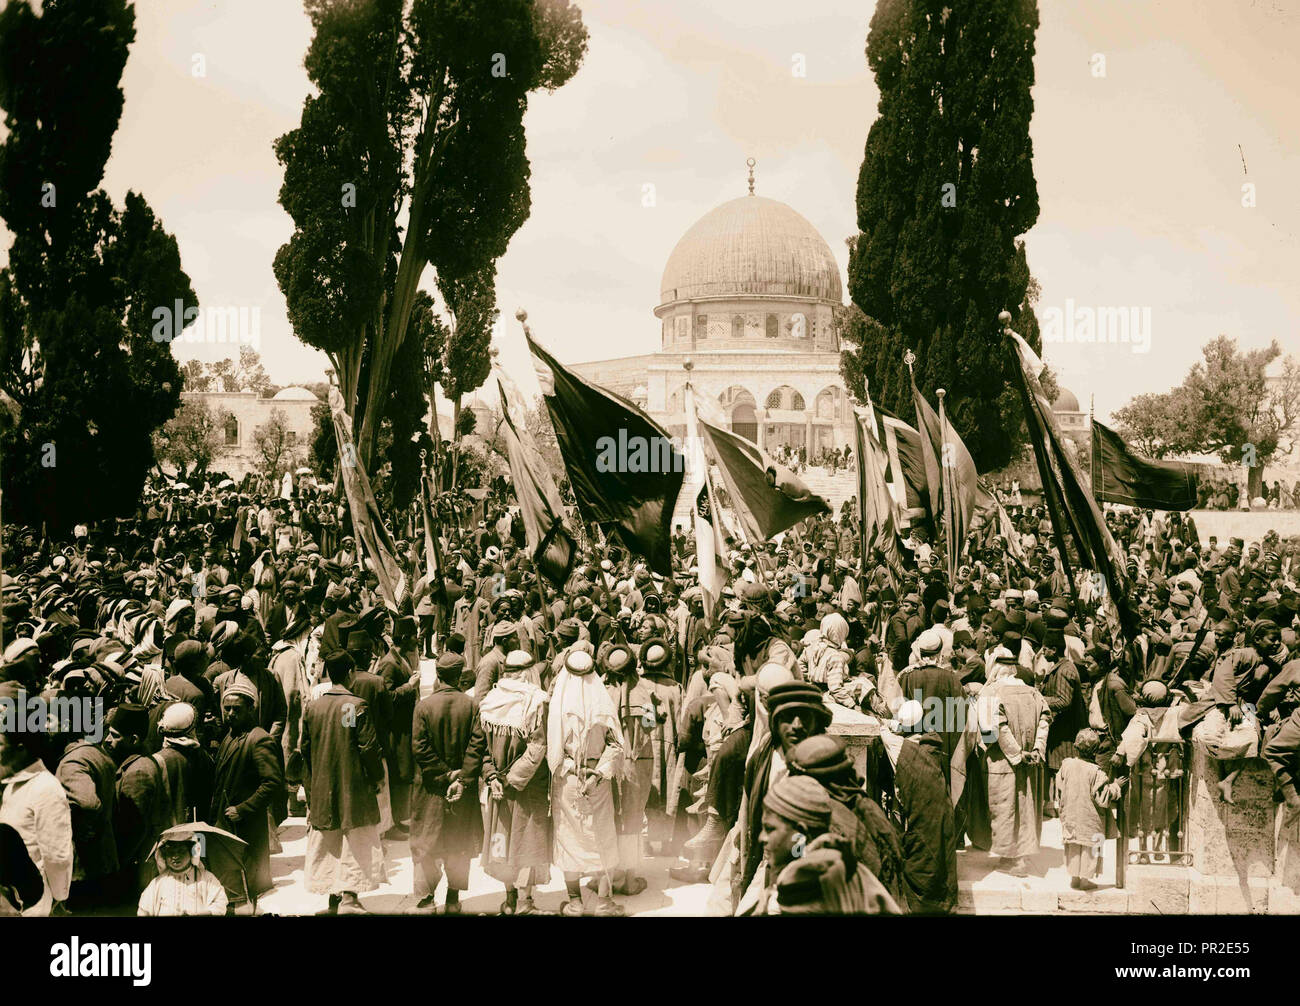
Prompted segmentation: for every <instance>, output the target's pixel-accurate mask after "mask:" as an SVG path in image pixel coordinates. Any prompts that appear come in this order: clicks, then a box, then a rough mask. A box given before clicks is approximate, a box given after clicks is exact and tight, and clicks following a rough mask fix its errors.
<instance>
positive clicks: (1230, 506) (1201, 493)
mask: <svg viewBox="0 0 1300 1006" xmlns="http://www.w3.org/2000/svg"><path fill="white" fill-rule="evenodd" d="M1260 489H1261V493H1260V495H1259V496H1256V497H1255V498H1254V499H1253V500H1252V499H1248V498H1247V495H1248V494H1247V492H1246V487H1245V485H1244V484H1242V483H1238V482H1233V481H1230V480H1228V479H1221V478H1207V479H1202V480H1201V481H1200V483H1199V484H1198V486H1197V489H1196V498H1197V506H1199V507H1200V508H1201V509H1203V510H1237V509H1253V510H1294V509H1296V508H1297V507H1300V480H1297V481H1296V484H1295V486H1294V487H1292V488H1290V489H1288V488H1287V487H1286V485H1285V484H1284V483H1283V482H1282V481H1281V480H1280V479H1275V480H1274V481H1273V484H1272V485H1271V486H1270V485H1269V484H1268V483H1267V482H1265V483H1264V484H1263V485H1262V486H1261V487H1260Z"/></svg>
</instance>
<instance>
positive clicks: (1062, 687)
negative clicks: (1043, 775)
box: [1040, 658, 1088, 772]
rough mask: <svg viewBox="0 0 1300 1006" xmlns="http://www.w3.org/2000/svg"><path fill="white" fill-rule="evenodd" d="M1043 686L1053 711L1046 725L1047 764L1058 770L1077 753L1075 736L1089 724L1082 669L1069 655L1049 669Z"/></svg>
mask: <svg viewBox="0 0 1300 1006" xmlns="http://www.w3.org/2000/svg"><path fill="white" fill-rule="evenodd" d="M1040 690H1041V691H1042V693H1043V698H1045V699H1046V700H1047V708H1048V709H1049V710H1050V711H1051V713H1052V723H1051V725H1050V726H1049V727H1048V728H1047V767H1048V768H1049V769H1051V770H1052V771H1053V772H1055V771H1056V770H1057V769H1059V768H1060V767H1061V762H1063V761H1065V759H1066V758H1074V757H1076V754H1075V750H1074V738H1075V737H1076V736H1077V735H1078V733H1079V731H1080V730H1082V729H1083V728H1084V727H1086V726H1087V725H1088V705H1087V703H1086V702H1084V700H1083V685H1082V684H1081V683H1080V681H1079V672H1078V670H1077V669H1076V668H1075V666H1074V663H1073V662H1072V661H1071V660H1069V659H1068V658H1063V659H1062V660H1060V661H1059V662H1058V663H1057V664H1056V666H1055V667H1053V668H1052V669H1051V670H1050V671H1048V672H1047V677H1045V678H1044V679H1043V683H1042V685H1041V686H1040Z"/></svg>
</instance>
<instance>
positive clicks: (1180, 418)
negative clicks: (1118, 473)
mask: <svg viewBox="0 0 1300 1006" xmlns="http://www.w3.org/2000/svg"><path fill="white" fill-rule="evenodd" d="M1201 355H1202V357H1203V359H1202V360H1201V361H1199V362H1197V363H1196V364H1194V365H1193V366H1192V368H1191V369H1190V370H1189V371H1188V372H1187V376H1186V377H1185V378H1184V379H1183V383H1182V384H1180V385H1178V386H1177V387H1176V388H1172V389H1170V390H1169V391H1166V392H1163V393H1161V394H1145V395H1138V396H1137V397H1136V398H1134V399H1133V400H1132V401H1131V402H1129V403H1128V404H1127V405H1125V406H1124V407H1123V408H1122V409H1119V410H1118V411H1116V413H1115V419H1116V422H1117V423H1118V424H1119V431H1120V433H1121V434H1122V435H1123V436H1124V437H1126V438H1127V439H1129V440H1131V441H1132V442H1133V443H1134V444H1135V445H1136V446H1137V447H1138V449H1139V450H1141V451H1143V452H1144V453H1147V454H1150V455H1151V456H1153V457H1157V458H1161V457H1167V456H1168V455H1171V454H1217V455H1218V456H1219V460H1220V461H1222V462H1223V463H1224V464H1225V465H1242V464H1244V465H1245V466H1246V468H1247V476H1246V478H1247V487H1248V491H1249V493H1250V498H1251V499H1254V498H1255V497H1256V496H1259V495H1260V490H1261V487H1262V485H1263V482H1264V467H1265V466H1266V465H1267V464H1268V462H1269V461H1271V460H1273V459H1274V458H1276V457H1278V456H1279V455H1281V456H1285V455H1288V454H1290V453H1291V450H1292V448H1293V446H1294V438H1293V436H1292V434H1293V431H1294V430H1295V428H1296V422H1297V420H1300V364H1298V363H1297V361H1296V359H1295V357H1292V356H1288V357H1286V358H1285V359H1283V360H1282V362H1281V367H1280V370H1279V373H1278V375H1277V376H1276V377H1275V378H1272V379H1270V378H1269V376H1268V374H1267V370H1268V367H1269V365H1270V364H1272V363H1273V361H1275V360H1277V359H1278V357H1280V356H1281V355H1282V350H1281V349H1280V348H1279V347H1278V344H1277V343H1276V342H1273V343H1270V344H1269V345H1268V346H1267V347H1266V348H1264V349H1253V350H1249V351H1246V352H1242V351H1240V350H1239V349H1238V348H1237V342H1236V340H1235V339H1231V338H1229V337H1228V336H1226V335H1221V336H1219V337H1218V338H1216V339H1213V340H1211V341H1210V342H1208V343H1207V344H1206V345H1205V346H1203V347H1202V348H1201Z"/></svg>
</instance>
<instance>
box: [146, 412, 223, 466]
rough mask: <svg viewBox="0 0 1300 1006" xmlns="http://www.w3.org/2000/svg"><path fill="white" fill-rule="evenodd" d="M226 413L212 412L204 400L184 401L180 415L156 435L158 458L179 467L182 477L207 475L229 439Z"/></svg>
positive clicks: (155, 450)
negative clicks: (205, 473) (223, 444)
mask: <svg viewBox="0 0 1300 1006" xmlns="http://www.w3.org/2000/svg"><path fill="white" fill-rule="evenodd" d="M229 418H230V413H229V412H227V411H226V410H225V409H221V410H219V411H218V410H215V409H212V408H209V406H208V404H207V403H206V402H204V401H203V400H202V399H194V398H191V399H183V400H182V401H181V404H180V408H178V409H177V410H176V415H174V416H172V417H171V419H169V420H167V422H166V423H164V424H163V426H162V428H161V429H158V430H156V431H154V435H153V444H154V457H155V458H157V459H158V460H159V461H167V462H169V463H171V464H173V465H175V466H176V469H177V471H178V473H179V474H180V475H181V476H182V477H186V476H187V475H189V474H192V473H195V472H206V471H207V470H208V466H209V465H210V464H212V461H213V459H214V458H215V457H216V456H217V452H218V451H219V450H220V449H221V446H222V443H223V442H224V439H225V428H226V420H227V419H229Z"/></svg>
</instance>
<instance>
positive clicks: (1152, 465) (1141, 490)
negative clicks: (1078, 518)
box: [1092, 419, 1199, 510]
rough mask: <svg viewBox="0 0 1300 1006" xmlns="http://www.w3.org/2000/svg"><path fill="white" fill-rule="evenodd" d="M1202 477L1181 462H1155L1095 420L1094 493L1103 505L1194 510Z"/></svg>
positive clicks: (1093, 425)
mask: <svg viewBox="0 0 1300 1006" xmlns="http://www.w3.org/2000/svg"><path fill="white" fill-rule="evenodd" d="M1198 482H1199V478H1198V476H1197V475H1196V472H1195V471H1194V470H1193V469H1192V466H1191V465H1188V464H1183V463H1182V462H1181V461H1153V460H1151V459H1150V458H1146V457H1143V456H1142V455H1141V454H1139V453H1138V452H1137V451H1135V450H1133V448H1132V447H1130V446H1129V445H1128V444H1126V443H1125V442H1124V438H1123V437H1121V436H1120V435H1119V434H1118V433H1116V432H1115V431H1114V430H1112V429H1110V427H1108V426H1103V425H1102V424H1101V423H1099V422H1097V421H1096V420H1095V419H1094V420H1093V421H1092V494H1093V495H1094V496H1096V497H1097V499H1098V501H1100V502H1103V503H1127V504H1129V505H1130V506H1141V507H1150V508H1151V509H1153V510H1191V509H1192V508H1193V507H1194V506H1196V488H1197V484H1198Z"/></svg>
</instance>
